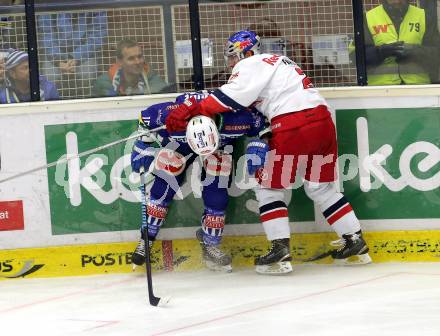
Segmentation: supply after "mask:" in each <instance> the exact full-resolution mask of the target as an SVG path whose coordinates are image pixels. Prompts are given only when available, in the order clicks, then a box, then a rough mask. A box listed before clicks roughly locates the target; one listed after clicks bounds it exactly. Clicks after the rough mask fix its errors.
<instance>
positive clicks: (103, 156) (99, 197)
mask: <svg viewBox="0 0 440 336" xmlns="http://www.w3.org/2000/svg"><path fill="white" fill-rule="evenodd" d="M136 129H137V124H136V121H111V122H90V123H77V124H66V125H47V126H45V141H46V158H47V162H48V163H49V162H53V161H57V160H59V159H60V158H64V157H66V155H67V157H68V156H69V155H70V156H72V155H75V154H78V153H81V152H84V151H87V150H90V149H92V148H96V147H99V146H102V145H105V144H107V143H110V142H113V141H115V140H119V139H121V138H125V137H128V136H130V135H131V134H132V133H133V132H134V131H136ZM133 141H134V140H132V141H129V142H127V143H123V144H120V145H117V146H113V147H111V148H109V149H106V150H102V151H100V152H97V153H95V154H91V155H89V156H87V157H82V158H81V159H78V160H71V161H70V162H69V163H68V164H60V165H57V166H56V167H52V168H50V169H48V183H49V199H50V212H51V222H52V233H53V234H55V235H59V234H72V233H90V232H106V231H123V230H134V229H137V228H139V223H140V206H139V203H138V201H137V198H136V193H138V183H139V182H138V180H137V179H135V177H136V176H134V174H132V173H131V168H130V151H131V147H132V144H133ZM243 148H244V145H243V142H241V143H240V144H239V145H238V146H236V148H234V157H235V159H237V158H238V157H239V156H240V155H241V154H242V153H243ZM238 170H239V168H237V171H238ZM150 184H151V182H150ZM184 189H185V188H184ZM186 190H187V191H188V188H186ZM233 195H234V197H231V198H230V200H229V205H228V211H227V224H228V223H233V224H245V223H259V216H258V215H257V213H256V212H258V207H256V201H255V196H254V194H253V192H252V191H251V190H239V191H237V190H235V191H234V193H233ZM202 212H203V202H202V200H201V199H200V198H197V197H195V196H194V195H193V194H192V193H191V192H185V193H184V197H183V199H182V200H175V201H174V202H173V203H172V205H171V208H170V211H169V213H168V216H167V220H166V222H165V224H164V226H165V227H167V228H174V227H191V226H199V225H200V216H201V214H202ZM289 214H290V220H291V221H313V220H314V209H313V203H312V202H311V201H310V200H308V199H307V197H306V195H305V193H304V191H303V189H302V188H301V189H298V190H293V192H292V201H291V202H290V205H289Z"/></svg>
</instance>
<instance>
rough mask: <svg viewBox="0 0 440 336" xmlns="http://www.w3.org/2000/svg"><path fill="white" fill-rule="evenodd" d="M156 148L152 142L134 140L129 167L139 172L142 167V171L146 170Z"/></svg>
mask: <svg viewBox="0 0 440 336" xmlns="http://www.w3.org/2000/svg"><path fill="white" fill-rule="evenodd" d="M157 150H158V148H155V147H154V146H153V145H152V144H149V143H145V142H143V141H141V140H136V142H135V143H134V145H133V149H132V151H131V169H132V170H133V171H134V172H135V173H139V172H140V171H141V168H142V167H143V168H144V169H143V170H144V171H148V169H149V168H150V166H151V163H152V162H153V160H154V156H155V154H156V152H157Z"/></svg>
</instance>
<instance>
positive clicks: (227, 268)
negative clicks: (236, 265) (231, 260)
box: [205, 261, 232, 273]
mask: <svg viewBox="0 0 440 336" xmlns="http://www.w3.org/2000/svg"><path fill="white" fill-rule="evenodd" d="M205 264H206V267H207V268H208V269H210V270H211V271H214V272H224V273H231V272H232V265H231V264H229V265H224V266H222V265H217V264H215V263H213V262H212V261H205Z"/></svg>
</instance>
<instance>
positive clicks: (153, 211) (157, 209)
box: [147, 204, 168, 219]
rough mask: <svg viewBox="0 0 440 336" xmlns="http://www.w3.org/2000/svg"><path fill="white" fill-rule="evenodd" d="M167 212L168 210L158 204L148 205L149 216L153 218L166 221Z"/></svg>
mask: <svg viewBox="0 0 440 336" xmlns="http://www.w3.org/2000/svg"><path fill="white" fill-rule="evenodd" d="M167 212H168V209H167V208H165V207H163V206H160V205H157V204H148V206H147V214H148V215H149V216H151V217H155V218H159V219H165V217H166V215H167Z"/></svg>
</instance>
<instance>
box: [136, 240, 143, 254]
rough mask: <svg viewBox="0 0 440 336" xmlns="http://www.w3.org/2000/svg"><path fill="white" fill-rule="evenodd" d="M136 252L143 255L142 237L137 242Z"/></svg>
mask: <svg viewBox="0 0 440 336" xmlns="http://www.w3.org/2000/svg"><path fill="white" fill-rule="evenodd" d="M136 253H137V254H140V255H145V242H144V240H143V239H141V240H139V243H138V245H137V247H136Z"/></svg>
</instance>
